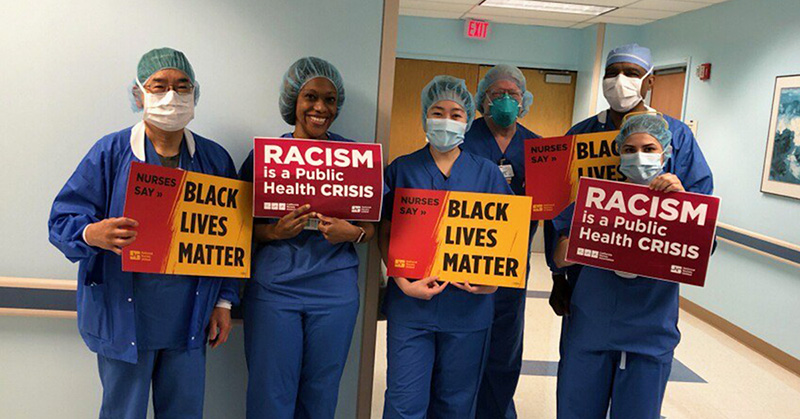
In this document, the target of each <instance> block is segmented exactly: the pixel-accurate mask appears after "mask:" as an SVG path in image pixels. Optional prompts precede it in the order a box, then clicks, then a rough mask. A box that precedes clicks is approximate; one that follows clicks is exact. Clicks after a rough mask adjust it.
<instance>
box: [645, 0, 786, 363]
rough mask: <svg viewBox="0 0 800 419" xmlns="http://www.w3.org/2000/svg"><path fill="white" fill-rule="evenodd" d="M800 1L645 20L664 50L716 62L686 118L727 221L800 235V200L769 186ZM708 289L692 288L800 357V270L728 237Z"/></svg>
mask: <svg viewBox="0 0 800 419" xmlns="http://www.w3.org/2000/svg"><path fill="white" fill-rule="evenodd" d="M798 21H800V2H798V1H796V0H758V1H756V0H731V1H728V2H725V3H721V4H718V5H715V6H711V7H708V8H705V9H701V10H698V11H696V12H693V13H687V14H684V15H678V16H675V17H672V18H669V19H666V20H663V21H659V22H654V23H652V24H649V25H646V26H644V27H642V29H641V35H640V38H639V39H640V43H641V44H642V45H647V46H649V47H650V48H651V49H652V51H653V55H654V56H655V57H657V60H673V59H679V58H682V57H687V56H689V57H691V60H692V63H693V66H696V65H697V64H700V63H705V62H710V63H712V71H711V80H709V81H707V82H702V81H700V80H699V79H697V77H695V76H692V77H691V78H690V81H689V88H688V97H687V105H686V119H694V120H697V121H698V122H699V131H698V141H699V143H700V146H701V147H702V149H703V151H704V153H705V155H706V158H707V159H708V161H709V164H710V165H711V168H712V170H713V171H714V178H715V179H714V183H715V193H716V194H717V195H719V196H720V197H721V198H722V211H721V215H720V218H721V221H723V222H725V223H728V224H732V225H734V226H737V227H741V228H744V229H747V230H751V231H755V232H758V233H761V234H765V235H767V236H771V237H775V238H778V239H781V240H785V241H788V242H791V243H795V244H798V243H800V222H798V217H799V216H800V200H794V199H789V198H784V197H778V196H774V195H769V194H764V193H761V192H760V190H759V189H760V185H761V174H762V168H763V164H764V152H765V150H766V142H767V133H768V130H769V118H770V111H771V106H772V93H773V87H774V83H775V77H776V76H779V75H791V74H800V26H799V25H798V24H797V22H798ZM707 284H708V285H707V286H706V288H704V289H699V288H694V287H683V288H682V292H683V295H684V296H686V297H687V298H689V299H691V300H692V301H694V302H696V303H698V304H700V305H702V306H703V307H705V308H707V309H709V310H711V311H713V312H715V313H717V314H718V315H720V316H722V317H724V318H726V319H727V320H729V321H731V322H733V323H734V324H736V325H738V326H740V327H743V328H744V329H746V330H748V331H749V332H751V333H753V334H755V335H756V336H758V337H760V338H762V339H764V340H766V341H767V342H770V343H771V344H773V345H775V346H777V347H778V348H780V349H782V350H784V351H786V352H788V353H790V354H792V355H793V356H795V357H797V358H800V333H798V332H797V331H798V330H800V304H798V301H800V270H798V269H797V268H793V267H789V266H788V265H783V264H780V263H779V262H774V261H771V260H770V259H767V258H764V257H762V256H758V255H755V254H752V253H749V252H746V251H742V250H739V249H736V248H732V247H730V246H726V245H722V246H720V247H719V248H718V250H717V254H716V255H715V256H714V258H713V260H712V262H711V272H710V278H709V279H708V281H707Z"/></svg>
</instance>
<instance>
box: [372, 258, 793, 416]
mask: <svg viewBox="0 0 800 419" xmlns="http://www.w3.org/2000/svg"><path fill="white" fill-rule="evenodd" d="M531 262H532V263H533V266H532V268H531V270H532V272H531V278H532V280H530V281H529V282H528V301H527V308H526V313H525V324H526V326H525V352H524V355H523V359H524V360H525V362H524V365H523V374H522V377H521V378H520V383H519V387H518V388H517V393H516V396H515V398H514V400H515V402H516V406H517V412H518V415H519V417H520V418H554V417H555V407H556V398H555V389H556V378H555V371H556V367H557V365H558V339H559V331H560V328H561V320H560V319H559V318H558V317H557V316H555V314H553V312H552V310H551V309H550V306H549V305H548V303H547V298H548V295H549V291H550V285H551V283H550V279H549V278H550V275H549V272H548V270H547V267H546V265H545V263H544V258H543V257H542V255H541V254H538V253H534V254H533V255H532V258H531ZM679 327H680V330H681V333H682V339H681V344H680V345H679V346H678V348H677V349H676V351H675V362H674V363H673V373H672V375H671V377H670V383H669V384H668V385H667V393H666V396H665V399H664V405H663V408H662V412H661V413H662V416H663V417H665V418H667V419H690V418H691V419H697V418H702V419H716V418H720V419H735V418H753V419H777V418H781V419H784V418H785V419H790V418H791V419H800V377H798V376H797V375H794V374H792V373H790V372H788V371H786V370H785V369H783V368H781V367H780V366H778V365H777V364H775V363H773V362H772V361H770V360H768V359H766V358H764V357H763V356H761V355H759V354H758V353H756V352H754V351H752V350H750V349H748V348H747V347H745V346H743V345H742V344H740V343H738V342H737V341H735V340H733V339H732V338H730V337H729V336H727V335H725V334H723V333H722V332H720V331H718V330H717V329H715V328H713V327H711V326H709V325H707V324H706V323H704V322H702V321H700V320H699V319H697V318H696V317H694V316H692V315H689V314H688V313H686V312H683V311H682V312H681V314H680V324H679ZM377 341H378V345H377V349H376V359H375V382H374V387H373V388H374V391H373V405H372V417H373V418H380V417H381V413H382V411H383V393H384V390H385V389H386V322H379V323H378V337H377Z"/></svg>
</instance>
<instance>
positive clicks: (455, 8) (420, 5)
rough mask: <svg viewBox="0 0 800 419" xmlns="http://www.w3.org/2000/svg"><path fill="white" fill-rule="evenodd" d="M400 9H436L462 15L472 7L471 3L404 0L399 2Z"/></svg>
mask: <svg viewBox="0 0 800 419" xmlns="http://www.w3.org/2000/svg"><path fill="white" fill-rule="evenodd" d="M400 8H401V9H417V10H437V11H443V12H458V13H461V14H462V15H463V14H464V13H466V12H467V11H469V9H471V8H472V5H471V4H458V3H442V2H438V1H424V0H406V1H404V2H403V3H401V4H400Z"/></svg>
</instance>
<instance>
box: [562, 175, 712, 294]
mask: <svg viewBox="0 0 800 419" xmlns="http://www.w3.org/2000/svg"><path fill="white" fill-rule="evenodd" d="M718 213H719V198H718V197H715V196H708V195H701V194H696V193H691V192H656V191H651V190H650V189H649V188H647V187H646V186H641V185H635V184H631V183H623V182H612V181H607V180H600V179H590V178H582V179H581V181H580V185H579V187H578V199H577V201H575V213H574V215H573V218H572V226H571V229H570V236H569V246H568V249H567V256H566V259H567V260H568V261H570V262H575V263H580V264H583V265H589V266H595V267H598V268H603V269H609V270H615V271H621V272H627V273H632V274H636V275H642V276H647V277H650V278H656V279H663V280H666V281H672V282H680V283H683V284H689V285H697V286H701V287H702V286H703V284H704V283H705V277H706V271H707V269H708V261H709V258H710V256H711V250H712V247H713V243H714V234H715V231H716V226H717V215H718Z"/></svg>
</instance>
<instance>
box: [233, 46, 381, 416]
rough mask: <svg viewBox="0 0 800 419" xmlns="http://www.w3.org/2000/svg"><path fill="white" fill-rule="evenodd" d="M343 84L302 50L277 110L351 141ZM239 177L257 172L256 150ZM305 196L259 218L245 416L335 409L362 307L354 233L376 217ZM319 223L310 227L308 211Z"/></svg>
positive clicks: (310, 135) (311, 131) (311, 134)
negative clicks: (329, 211) (343, 120)
mask: <svg viewBox="0 0 800 419" xmlns="http://www.w3.org/2000/svg"><path fill="white" fill-rule="evenodd" d="M344 99H345V92H344V84H343V81H342V77H341V75H340V74H339V71H338V70H337V69H336V67H334V66H333V65H332V64H331V63H329V62H327V61H325V60H322V59H320V58H315V57H306V58H301V59H300V60H298V61H296V62H295V63H294V64H292V65H291V67H289V70H288V71H287V72H286V74H285V75H284V77H283V83H282V85H281V93H280V102H279V106H280V111H281V116H282V117H283V120H284V121H286V123H288V124H289V125H294V131H293V132H291V133H287V134H284V135H283V137H284V138H306V139H314V140H330V141H352V140H348V139H346V138H344V137H342V136H340V135H337V134H334V133H332V132H329V131H328V129H329V128H330V126H331V123H333V121H334V119H336V117H337V116H338V115H339V112H340V111H341V109H342V104H343V103H344ZM240 177H241V178H242V179H243V180H246V181H250V182H252V180H253V153H252V152H250V155H249V156H248V158H247V160H246V161H245V162H244V164H243V165H242V169H241V172H240ZM313 210H314V209H313V208H310V207H309V206H308V205H304V206H302V207H300V208H298V209H297V210H296V211H294V212H292V213H290V214H288V215H286V216H284V217H283V218H281V219H278V220H269V221H267V220H256V225H255V227H254V231H253V239H254V241H255V242H256V243H257V246H256V250H255V255H254V258H253V259H254V261H253V278H252V280H251V281H249V282H248V284H247V287H246V289H245V306H244V336H245V355H246V357H247V369H248V374H249V378H248V383H247V417H248V418H250V419H254V418H265V419H266V418H269V419H282V418H314V419H325V418H333V417H334V413H335V411H336V401H337V398H338V394H339V380H340V378H341V376H342V371H343V370H344V364H345V361H346V360H347V353H348V351H349V349H350V340H351V338H352V336H353V327H354V326H355V321H356V315H357V314H358V295H359V294H358V255H356V250H355V247H354V246H353V244H354V243H363V242H366V241H368V240H370V238H371V237H372V235H373V234H374V231H375V228H374V227H373V225H372V224H370V223H361V222H358V223H354V224H351V223H349V222H347V221H344V220H340V219H337V218H333V217H327V216H325V215H324V214H320V213H318V212H313ZM311 218H315V219H317V220H319V226H318V230H311V229H304V228H305V227H306V226H307V225H308V222H309V219H311Z"/></svg>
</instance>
